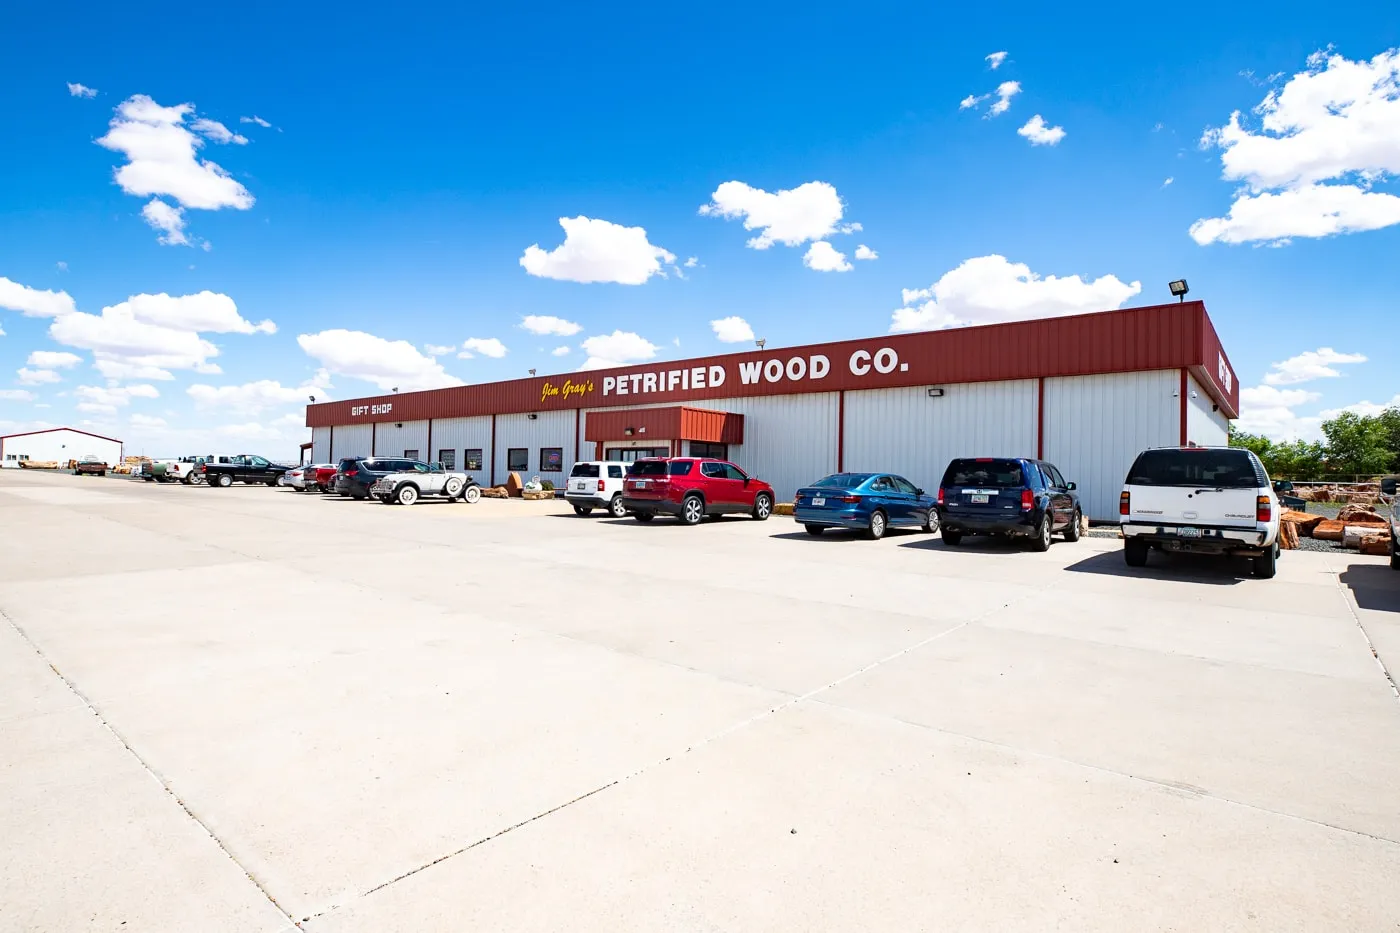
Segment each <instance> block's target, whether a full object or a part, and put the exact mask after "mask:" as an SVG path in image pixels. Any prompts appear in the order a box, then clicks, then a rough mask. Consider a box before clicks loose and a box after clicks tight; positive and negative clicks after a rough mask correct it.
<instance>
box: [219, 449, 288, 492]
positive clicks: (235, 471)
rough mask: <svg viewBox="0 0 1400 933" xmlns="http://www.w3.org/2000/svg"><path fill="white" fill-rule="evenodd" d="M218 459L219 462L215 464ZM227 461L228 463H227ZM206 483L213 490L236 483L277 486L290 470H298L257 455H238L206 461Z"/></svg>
mask: <svg viewBox="0 0 1400 933" xmlns="http://www.w3.org/2000/svg"><path fill="white" fill-rule="evenodd" d="M216 459H217V461H218V462H215V460H216ZM225 461H227V462H225ZM202 469H203V471H204V482H205V484H206V485H207V486H209V487H210V488H211V489H214V488H220V487H225V488H226V487H228V486H232V485H233V484H234V483H249V484H258V483H261V484H262V485H264V486H276V485H277V480H278V479H279V478H280V477H281V476H282V474H283V473H285V472H287V471H288V470H293V469H296V468H295V467H292V466H288V465H287V464H285V463H273V462H272V461H271V460H269V459H267V458H266V457H259V456H258V455H257V454H238V455H237V456H234V457H227V458H226V457H218V458H213V457H211V458H210V459H208V460H206V461H204V465H203V468H202Z"/></svg>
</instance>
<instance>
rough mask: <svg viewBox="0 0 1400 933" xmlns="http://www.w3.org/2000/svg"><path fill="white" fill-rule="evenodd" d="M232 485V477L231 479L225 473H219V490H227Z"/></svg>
mask: <svg viewBox="0 0 1400 933" xmlns="http://www.w3.org/2000/svg"><path fill="white" fill-rule="evenodd" d="M232 485H233V477H232V476H229V475H228V474H227V473H220V474H219V488H220V489H227V488H229V487H230V486H232Z"/></svg>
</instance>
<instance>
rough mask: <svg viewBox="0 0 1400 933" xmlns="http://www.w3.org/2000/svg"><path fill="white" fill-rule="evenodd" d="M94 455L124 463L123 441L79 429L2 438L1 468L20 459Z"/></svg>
mask: <svg viewBox="0 0 1400 933" xmlns="http://www.w3.org/2000/svg"><path fill="white" fill-rule="evenodd" d="M87 457H95V458H96V459H98V460H101V461H102V462H104V463H106V464H108V465H109V466H116V465H117V464H118V463H121V462H122V442H121V441H119V440H117V439H116V438H114V437H103V436H102V435H101V434H92V433H90V432H88V431H79V430H78V429H76V428H47V429H45V430H43V431H26V432H24V433H23V434H7V435H5V436H3V437H0V467H6V468H11V469H13V468H17V467H18V466H19V464H20V461H21V460H39V461H45V460H56V461H58V462H59V463H61V464H66V463H67V462H68V461H69V460H83V459H86V458H87Z"/></svg>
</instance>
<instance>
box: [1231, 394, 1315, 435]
mask: <svg viewBox="0 0 1400 933" xmlns="http://www.w3.org/2000/svg"><path fill="white" fill-rule="evenodd" d="M1321 397H1322V396H1321V395H1319V394H1318V393H1317V392H1310V391H1308V390H1307V389H1277V388H1275V387H1273V386H1268V385H1261V386H1252V387H1250V388H1242V389H1240V417H1239V419H1238V420H1237V421H1236V422H1235V426H1236V427H1237V428H1239V429H1240V430H1241V431H1245V432H1247V433H1249V434H1262V435H1264V436H1265V437H1267V438H1269V439H1271V440H1276V441H1291V440H1305V441H1311V440H1317V439H1318V438H1319V437H1321V432H1322V418H1321V417H1318V416H1315V415H1313V416H1302V415H1299V414H1298V413H1297V412H1295V411H1294V410H1293V409H1295V408H1297V407H1298V406H1299V405H1307V404H1309V403H1312V402H1316V401H1317V400H1318V399H1320V398H1321Z"/></svg>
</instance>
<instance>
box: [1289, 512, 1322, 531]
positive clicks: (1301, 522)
mask: <svg viewBox="0 0 1400 933" xmlns="http://www.w3.org/2000/svg"><path fill="white" fill-rule="evenodd" d="M1279 518H1280V520H1281V521H1283V522H1284V523H1285V524H1290V525H1296V526H1297V528H1298V534H1300V535H1302V536H1303V537H1308V536H1310V535H1311V534H1312V533H1313V529H1314V528H1316V527H1317V526H1318V525H1319V524H1320V523H1321V522H1322V519H1323V517H1322V516H1321V515H1312V514H1309V513H1307V512H1294V511H1291V510H1290V511H1287V512H1284V513H1283V515H1281V516H1279Z"/></svg>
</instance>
